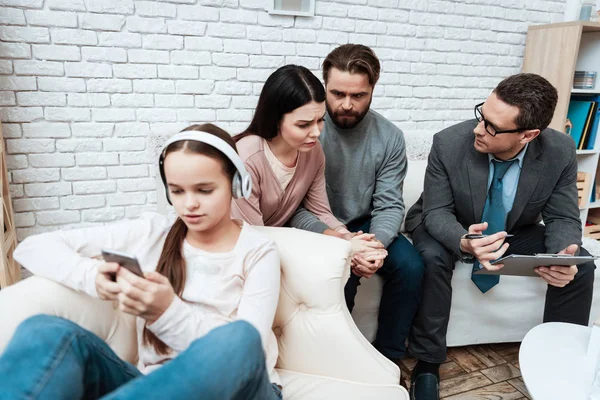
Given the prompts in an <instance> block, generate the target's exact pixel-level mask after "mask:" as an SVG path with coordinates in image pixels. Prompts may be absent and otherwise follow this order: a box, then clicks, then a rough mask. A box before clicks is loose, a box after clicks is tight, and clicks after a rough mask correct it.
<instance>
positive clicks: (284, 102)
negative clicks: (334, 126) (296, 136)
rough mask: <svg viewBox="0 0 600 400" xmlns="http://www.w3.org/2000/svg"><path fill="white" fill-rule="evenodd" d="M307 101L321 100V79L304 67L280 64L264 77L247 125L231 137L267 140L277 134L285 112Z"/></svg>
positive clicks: (322, 100) (236, 139)
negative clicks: (265, 79)
mask: <svg viewBox="0 0 600 400" xmlns="http://www.w3.org/2000/svg"><path fill="white" fill-rule="evenodd" d="M311 101H315V102H317V103H322V102H324V101H325V89H324V88H323V85H322V84H321V81H319V79H318V78H317V77H316V76H315V75H314V74H313V73H312V72H310V70H308V69H307V68H305V67H302V66H300V65H284V66H283V67H281V68H279V69H277V70H276V71H275V72H273V73H272V74H271V75H270V76H269V77H268V78H267V81H266V82H265V85H264V86H263V88H262V91H261V92H260V97H259V98H258V104H257V106H256V111H255V112H254V117H253V118H252V122H250V126H248V128H246V130H245V131H244V132H242V133H240V134H239V135H236V136H234V138H233V139H234V140H235V141H236V142H237V141H239V140H240V139H242V138H243V137H245V136H248V135H258V136H260V137H262V138H264V139H266V140H271V139H273V138H274V137H275V136H277V134H278V133H279V125H280V124H281V121H282V120H283V116H284V115H285V114H287V113H290V112H292V111H294V110H295V109H296V108H298V107H302V106H303V105H305V104H308V103H310V102H311Z"/></svg>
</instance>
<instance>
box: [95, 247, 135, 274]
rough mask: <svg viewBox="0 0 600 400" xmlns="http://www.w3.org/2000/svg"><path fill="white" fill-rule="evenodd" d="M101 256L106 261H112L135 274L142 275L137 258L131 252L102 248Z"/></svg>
mask: <svg viewBox="0 0 600 400" xmlns="http://www.w3.org/2000/svg"><path fill="white" fill-rule="evenodd" d="M102 257H103V258H104V261H106V262H114V263H117V264H119V265H120V266H121V267H123V268H126V269H128V270H129V271H131V272H133V273H134V274H136V275H137V276H140V277H142V278H143V277H144V273H143V272H142V269H141V268H140V263H139V262H138V260H137V258H135V256H133V255H131V254H127V253H123V252H120V251H116V250H102Z"/></svg>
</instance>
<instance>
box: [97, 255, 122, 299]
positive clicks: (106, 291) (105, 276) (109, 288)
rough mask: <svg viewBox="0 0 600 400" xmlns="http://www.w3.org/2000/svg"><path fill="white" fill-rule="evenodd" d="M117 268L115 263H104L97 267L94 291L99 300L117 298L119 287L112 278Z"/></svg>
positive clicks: (117, 265)
mask: <svg viewBox="0 0 600 400" xmlns="http://www.w3.org/2000/svg"><path fill="white" fill-rule="evenodd" d="M119 268H120V267H119V264H117V263H104V264H102V265H100V266H99V267H98V274H97V275H96V292H98V297H99V298H100V299H101V300H117V296H118V294H119V292H121V288H120V287H119V284H118V283H117V282H115V280H114V278H115V275H116V274H117V272H118V271H119Z"/></svg>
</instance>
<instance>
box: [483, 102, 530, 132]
mask: <svg viewBox="0 0 600 400" xmlns="http://www.w3.org/2000/svg"><path fill="white" fill-rule="evenodd" d="M484 103H485V102H483V103H479V104H477V105H476V106H475V118H476V119H477V121H478V122H481V121H483V125H484V126H485V131H486V132H487V133H489V134H490V135H492V136H496V135H500V134H501V133H517V132H522V131H526V130H528V129H525V128H517V129H507V130H505V131H499V130H497V129H496V127H495V126H494V125H493V124H492V123H491V122H489V121H488V120H486V119H485V118H484V117H483V112H482V111H481V107H482V106H483V104H484Z"/></svg>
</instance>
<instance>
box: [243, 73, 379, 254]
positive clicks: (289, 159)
mask: <svg viewBox="0 0 600 400" xmlns="http://www.w3.org/2000/svg"><path fill="white" fill-rule="evenodd" d="M324 117H325V89H324V88H323V85H322V84H321V82H320V81H319V79H317V77H316V76H315V75H314V74H313V73H312V72H310V71H309V70H308V69H307V68H305V67H302V66H298V65H285V66H283V67H281V68H279V69H277V70H276V71H275V72H273V73H272V74H271V75H270V76H269V77H268V78H267V80H266V82H265V84H264V86H263V89H262V91H261V94H260V96H259V99H258V104H257V106H256V111H255V113H254V117H253V119H252V122H251V123H250V125H249V126H248V128H247V129H246V130H245V131H244V132H242V133H241V134H239V135H237V136H235V137H234V139H235V140H236V144H237V148H238V151H239V154H240V157H241V158H242V160H244V163H245V165H246V169H247V170H248V172H249V173H250V176H251V177H252V181H253V187H252V195H251V196H250V198H249V199H236V200H234V202H233V207H232V215H233V216H234V217H236V218H241V219H244V220H246V221H247V222H249V223H251V224H253V225H265V226H283V225H285V224H286V222H287V221H288V220H289V219H290V218H291V217H292V215H293V214H294V212H295V211H296V209H297V208H298V206H300V205H303V206H304V207H305V208H306V209H307V210H309V211H311V212H312V213H313V214H314V215H316V216H317V217H318V218H319V219H320V220H321V221H322V222H323V223H325V224H326V225H327V226H328V227H329V228H328V229H326V230H325V231H324V232H323V233H324V234H326V235H331V236H336V237H340V238H344V239H347V240H350V242H351V244H352V249H353V251H354V252H355V253H360V254H363V255H364V256H365V258H367V259H369V260H375V259H378V258H381V259H383V258H384V257H385V255H386V254H387V253H386V250H385V249H384V248H383V246H382V245H381V244H380V243H379V242H377V241H372V240H371V239H373V237H374V235H370V234H363V233H362V232H360V233H359V234H358V235H354V234H353V233H351V232H349V231H348V230H347V229H346V226H344V224H343V223H341V222H340V221H338V220H337V218H335V216H334V215H333V213H332V212H331V207H330V206H329V200H328V199H327V190H326V186H325V154H324V153H323V149H322V148H321V144H320V143H319V141H318V138H319V135H320V134H321V130H322V129H323V119H324Z"/></svg>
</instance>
